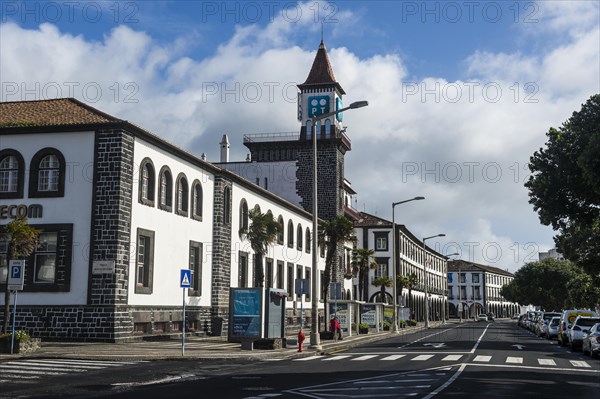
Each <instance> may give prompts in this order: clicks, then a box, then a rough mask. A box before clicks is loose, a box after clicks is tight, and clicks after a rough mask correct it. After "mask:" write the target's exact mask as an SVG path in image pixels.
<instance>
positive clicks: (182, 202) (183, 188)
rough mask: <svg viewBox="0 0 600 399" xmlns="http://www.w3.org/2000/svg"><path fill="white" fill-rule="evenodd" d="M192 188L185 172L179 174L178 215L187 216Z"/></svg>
mask: <svg viewBox="0 0 600 399" xmlns="http://www.w3.org/2000/svg"><path fill="white" fill-rule="evenodd" d="M189 197H190V190H189V186H188V182H187V178H186V177H185V175H184V174H183V173H180V174H179V176H177V198H176V200H177V206H176V213H177V214H178V215H182V216H187V215H188V210H189V202H188V201H189V200H188V198H189Z"/></svg>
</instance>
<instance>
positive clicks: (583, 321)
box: [568, 316, 600, 351]
mask: <svg viewBox="0 0 600 399" xmlns="http://www.w3.org/2000/svg"><path fill="white" fill-rule="evenodd" d="M596 323H600V317H585V316H577V318H576V319H575V321H574V322H573V324H572V325H571V328H569V330H568V331H569V344H568V345H569V348H570V349H571V350H572V351H574V350H578V349H580V348H581V347H582V344H583V335H584V334H585V333H586V332H588V331H589V330H590V328H591V327H592V326H593V325H594V324H596Z"/></svg>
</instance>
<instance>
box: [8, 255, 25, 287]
mask: <svg viewBox="0 0 600 399" xmlns="http://www.w3.org/2000/svg"><path fill="white" fill-rule="evenodd" d="M24 283H25V261H24V260H22V259H14V260H11V261H9V263H8V289H9V290H22V289H23V285H24Z"/></svg>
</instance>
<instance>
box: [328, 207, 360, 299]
mask: <svg viewBox="0 0 600 399" xmlns="http://www.w3.org/2000/svg"><path fill="white" fill-rule="evenodd" d="M348 241H352V242H354V241H356V237H355V236H354V224H353V223H352V221H351V220H350V219H348V218H347V217H345V216H336V217H335V218H334V219H332V220H330V221H328V222H321V228H320V229H319V245H321V246H324V247H325V273H324V276H323V283H322V285H321V289H322V290H323V292H322V297H323V298H325V299H327V289H328V287H329V283H330V282H331V280H332V278H333V277H334V276H336V277H337V274H338V273H337V269H336V270H334V260H335V258H336V254H337V250H338V245H339V244H343V243H345V242H348ZM336 280H337V278H336Z"/></svg>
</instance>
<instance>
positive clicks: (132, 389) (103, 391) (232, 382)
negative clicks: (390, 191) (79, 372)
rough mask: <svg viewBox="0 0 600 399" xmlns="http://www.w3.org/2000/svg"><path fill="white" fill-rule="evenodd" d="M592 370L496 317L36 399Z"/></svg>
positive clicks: (555, 378)
mask: <svg viewBox="0 0 600 399" xmlns="http://www.w3.org/2000/svg"><path fill="white" fill-rule="evenodd" d="M115 370H118V372H115ZM599 370H600V361H599V360H598V359H590V358H589V357H584V356H583V355H582V354H581V353H572V352H570V351H569V350H568V349H566V348H562V347H560V346H558V345H557V344H556V343H554V342H550V341H547V340H545V339H542V338H538V337H536V336H534V335H533V334H531V333H529V332H527V331H526V330H523V329H521V328H519V327H517V326H516V322H515V321H512V320H510V321H509V320H504V321H496V322H493V323H474V322H468V323H463V324H458V323H450V324H448V325H445V326H442V327H439V328H435V329H429V330H423V331H419V332H415V333H413V334H408V335H402V336H393V337H391V338H389V339H386V340H383V341H378V342H375V343H372V344H368V345H364V346H361V347H356V348H353V349H351V350H347V351H343V352H338V353H331V354H326V355H321V356H309V357H304V358H296V359H272V360H264V361H255V362H231V361H226V360H222V359H215V360H214V361H211V362H190V361H170V362H164V361H157V362H148V363H136V364H122V365H119V366H118V368H117V367H115V368H112V369H106V368H104V369H102V370H97V371H93V372H90V373H87V374H86V380H85V381H80V382H79V384H78V383H71V384H70V385H69V384H68V383H67V382H66V381H67V379H66V378H65V377H62V378H65V379H63V380H62V381H63V382H62V384H61V386H60V387H57V386H56V381H54V383H52V384H50V383H49V384H48V386H47V387H46V388H45V391H43V392H41V391H38V395H40V394H41V395H42V396H38V397H90V398H92V397H110V398H138V397H139V398H145V399H152V398H159V397H160V398H162V397H165V396H167V397H171V396H174V395H177V396H179V395H183V396H188V395H194V396H198V395H200V394H203V395H204V396H203V397H208V398H212V397H217V398H219V399H224V398H253V399H254V398H256V399H257V398H262V399H265V398H306V397H308V398H336V397H345V398H372V397H377V398H403V397H418V398H431V397H434V396H435V397H436V398H457V397H462V398H465V397H467V398H469V397H480V396H485V397H486V398H506V397H513V398H517V397H518V398H524V397H535V398H540V397H549V398H552V397H560V396H562V395H566V396H567V397H587V398H592V397H597V395H598V392H600V371H599ZM30 388H31V387H30ZM34 391H35V389H34V390H33V391H32V390H29V391H28V392H26V393H27V394H28V395H31V394H33V393H34ZM17 393H19V390H18V389H15V390H14V391H11V393H10V395H13V394H15V395H16V394H17ZM44 395H45V396H44ZM0 397H16V396H3V395H2V394H0ZM31 397H35V395H34V396H31Z"/></svg>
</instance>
